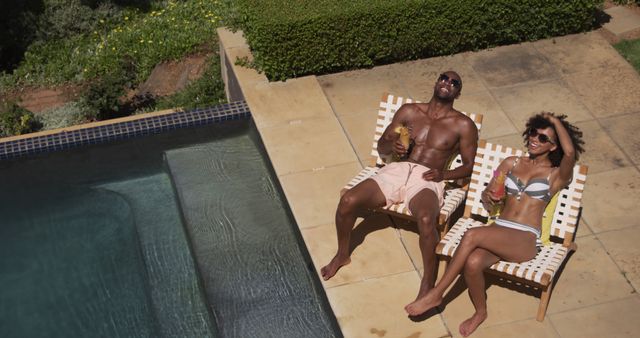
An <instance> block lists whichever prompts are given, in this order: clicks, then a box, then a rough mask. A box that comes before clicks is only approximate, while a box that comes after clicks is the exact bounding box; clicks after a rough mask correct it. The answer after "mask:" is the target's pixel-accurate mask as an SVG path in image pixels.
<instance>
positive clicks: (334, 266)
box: [320, 255, 351, 280]
mask: <svg viewBox="0 0 640 338" xmlns="http://www.w3.org/2000/svg"><path fill="white" fill-rule="evenodd" d="M349 263H351V258H349V257H347V258H340V257H338V256H337V255H336V256H334V257H333V259H332V260H331V262H329V264H327V265H325V266H324V267H322V269H320V274H321V275H322V279H324V280H329V278H331V277H333V275H335V274H336V272H338V269H340V268H341V267H343V266H345V265H347V264H349Z"/></svg>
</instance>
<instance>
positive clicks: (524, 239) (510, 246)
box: [405, 225, 536, 316]
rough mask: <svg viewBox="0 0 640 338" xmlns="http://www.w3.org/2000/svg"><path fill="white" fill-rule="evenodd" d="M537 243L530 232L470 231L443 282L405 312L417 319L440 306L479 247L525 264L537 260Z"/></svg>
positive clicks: (480, 228) (495, 228) (508, 259)
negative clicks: (533, 259)
mask: <svg viewBox="0 0 640 338" xmlns="http://www.w3.org/2000/svg"><path fill="white" fill-rule="evenodd" d="M535 241H536V238H535V235H534V234H532V233H530V232H526V231H521V230H516V229H511V228H505V227H501V226H497V225H492V226H484V227H477V228H471V229H469V230H467V232H466V233H465V234H464V236H463V237H462V241H461V242H460V245H458V248H457V249H456V252H455V254H454V255H453V257H452V258H451V262H450V263H449V265H448V266H447V269H446V270H445V272H444V275H443V276H442V279H441V280H440V281H439V282H438V284H437V285H436V286H435V287H434V288H433V289H431V291H429V292H428V293H427V294H426V295H425V296H424V297H422V298H420V299H417V300H416V301H414V302H413V303H411V304H409V305H407V306H406V307H405V310H406V311H407V313H409V314H410V315H412V316H417V315H419V314H421V313H424V312H425V311H427V310H429V309H431V308H433V307H436V306H438V305H440V303H441V302H442V296H443V294H444V292H445V291H446V290H447V288H448V287H449V286H450V285H451V284H452V283H453V281H454V280H455V278H456V277H457V276H458V274H460V272H462V269H463V268H464V265H465V262H466V261H467V258H468V257H469V255H470V254H471V252H473V250H475V249H476V248H482V249H485V250H487V251H490V252H492V253H493V254H495V255H496V256H498V257H501V259H504V260H507V261H511V262H524V261H526V260H529V259H531V258H533V257H535V255H536V247H535Z"/></svg>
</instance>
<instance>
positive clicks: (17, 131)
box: [0, 100, 42, 137]
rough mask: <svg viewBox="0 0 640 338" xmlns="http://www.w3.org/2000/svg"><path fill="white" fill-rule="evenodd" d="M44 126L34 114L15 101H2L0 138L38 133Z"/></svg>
mask: <svg viewBox="0 0 640 338" xmlns="http://www.w3.org/2000/svg"><path fill="white" fill-rule="evenodd" d="M40 127H42V125H41V124H40V123H39V122H38V121H37V120H36V118H35V117H34V115H33V113H32V112H30V111H29V110H27V109H25V108H22V107H20V106H19V105H18V104H17V103H16V102H15V101H8V100H2V103H1V104H0V136H2V137H5V136H12V135H22V134H26V133H31V132H34V131H37V130H39V129H40Z"/></svg>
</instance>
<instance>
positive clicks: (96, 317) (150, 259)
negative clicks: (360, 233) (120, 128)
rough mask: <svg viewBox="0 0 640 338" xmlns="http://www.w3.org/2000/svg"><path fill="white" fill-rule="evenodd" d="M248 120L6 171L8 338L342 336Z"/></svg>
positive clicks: (0, 235) (4, 325)
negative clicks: (24, 337) (41, 337)
mask: <svg viewBox="0 0 640 338" xmlns="http://www.w3.org/2000/svg"><path fill="white" fill-rule="evenodd" d="M273 177H274V176H273V175H272V173H271V168H270V164H269V163H268V160H265V156H264V151H263V150H262V148H261V143H260V140H259V137H258V136H257V133H256V131H255V127H254V126H253V125H252V121H251V120H250V119H244V120H239V121H229V122H224V123H218V124H212V125H208V126H201V127H194V128H188V129H179V130H175V131H172V132H168V133H162V134H158V135H153V136H147V137H144V138H135V139H129V140H124V141H116V142H114V143H110V144H105V145H93V146H89V147H82V148H77V149H74V150H67V151H63V152H54V153H46V154H41V155H37V156H34V157H28V158H24V159H17V160H11V161H2V162H0V184H1V186H2V187H3V188H2V191H1V192H0V215H2V226H0V242H1V244H0V304H2V306H1V308H0V336H2V337H23V336H29V337H31V336H60V337H63V336H64V337H68V336H109V337H113V336H135V337H150V336H154V337H155V336H187V337H189V336H190V337H217V336H220V337H335V336H340V335H341V334H340V331H339V329H338V326H337V323H336V320H335V318H334V316H333V314H332V313H331V310H330V308H329V306H328V303H327V301H326V299H325V296H324V291H323V289H322V287H321V286H320V284H319V281H318V280H317V276H316V274H315V272H314V270H313V266H312V264H311V263H310V262H311V261H310V259H309V257H308V253H307V252H306V250H305V249H304V246H301V245H300V243H301V242H300V238H299V233H298V232H297V226H296V224H295V223H294V221H293V219H292V217H291V215H290V212H289V211H288V209H287V208H286V202H285V201H284V200H283V197H282V196H283V195H282V193H281V191H280V189H279V187H278V185H277V183H276V181H274V179H273Z"/></svg>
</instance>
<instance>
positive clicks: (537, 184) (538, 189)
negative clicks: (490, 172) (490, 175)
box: [505, 157, 551, 203]
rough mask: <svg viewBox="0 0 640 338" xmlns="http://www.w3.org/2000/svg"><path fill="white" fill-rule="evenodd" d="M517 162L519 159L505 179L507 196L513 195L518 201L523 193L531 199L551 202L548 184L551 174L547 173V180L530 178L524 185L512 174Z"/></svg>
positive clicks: (516, 162) (516, 161)
mask: <svg viewBox="0 0 640 338" xmlns="http://www.w3.org/2000/svg"><path fill="white" fill-rule="evenodd" d="M518 160H520V157H518V158H517V159H516V160H515V162H514V163H513V166H512V167H511V170H509V172H508V173H507V178H506V180H505V187H506V190H507V195H515V196H516V199H517V200H520V197H522V193H523V192H524V193H525V194H527V195H528V196H529V197H531V198H534V199H537V200H540V201H544V202H547V203H548V202H549V201H550V200H551V192H550V191H549V190H550V189H551V186H550V184H549V178H550V177H551V173H549V176H547V178H532V179H530V180H529V182H527V184H526V185H525V184H524V183H523V182H522V181H521V180H520V179H519V178H517V177H516V176H515V175H513V173H512V171H513V168H515V167H516V164H518Z"/></svg>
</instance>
